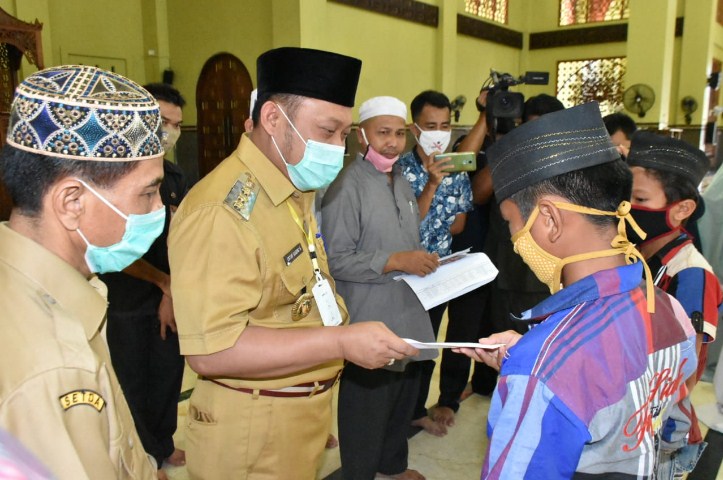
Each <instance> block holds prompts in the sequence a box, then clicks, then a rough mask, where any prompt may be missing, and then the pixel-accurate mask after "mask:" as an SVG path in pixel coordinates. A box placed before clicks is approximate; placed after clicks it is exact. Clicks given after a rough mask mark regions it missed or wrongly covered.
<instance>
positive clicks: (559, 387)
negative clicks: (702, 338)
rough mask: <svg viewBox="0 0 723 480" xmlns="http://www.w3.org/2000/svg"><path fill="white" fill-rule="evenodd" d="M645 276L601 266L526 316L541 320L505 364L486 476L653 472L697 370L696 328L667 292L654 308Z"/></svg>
mask: <svg viewBox="0 0 723 480" xmlns="http://www.w3.org/2000/svg"><path fill="white" fill-rule="evenodd" d="M641 274H642V265H641V264H640V263H636V264H633V265H627V266H622V267H618V268H615V269H610V270H604V271H600V272H597V273H595V274H593V275H591V276H589V277H586V278H584V279H582V280H580V281H578V282H575V283H574V284H572V285H570V286H568V287H566V288H564V289H563V290H561V291H559V292H558V293H556V294H555V295H553V296H551V297H549V298H547V299H546V300H544V301H543V302H541V303H540V304H538V305H537V306H535V307H534V308H532V309H531V310H528V311H527V312H524V313H523V315H522V319H523V320H528V321H533V322H539V323H537V325H536V326H535V327H534V328H532V329H531V330H530V331H529V332H528V333H527V334H525V335H524V336H523V337H522V338H521V339H520V341H519V342H518V343H517V344H516V345H515V346H514V347H512V348H511V349H510V350H509V354H510V356H509V358H508V359H507V360H505V362H504V363H503V365H502V370H501V374H500V381H499V384H498V386H497V390H496V391H495V393H494V396H493V399H492V405H491V407H490V412H489V417H488V426H487V429H488V435H489V437H490V442H489V447H488V451H487V457H486V459H485V462H484V466H483V470H482V478H483V479H487V478H490V479H496V478H501V479H528V478H529V479H545V480H553V479H563V478H595V477H599V478H602V477H603V476H604V477H605V478H619V479H647V478H650V475H651V473H652V472H653V470H654V463H655V459H656V452H657V447H656V434H657V433H658V432H659V431H660V429H661V426H662V425H663V422H664V420H665V419H666V415H667V412H668V410H669V408H670V407H671V406H672V405H674V404H675V403H677V402H678V401H679V400H680V399H681V398H683V397H685V396H686V395H687V389H686V387H685V379H686V378H688V376H690V375H691V374H692V373H693V372H694V371H695V368H696V355H695V332H694V330H693V328H692V325H691V324H690V321H689V320H688V317H687V315H686V314H685V311H684V310H683V308H682V307H681V305H680V304H679V303H678V302H677V301H676V300H675V299H674V298H672V297H670V296H669V295H667V294H666V293H664V292H662V291H661V290H658V289H656V300H655V306H656V312H655V313H654V314H652V315H651V314H648V313H647V301H646V299H645V294H644V291H643V289H641V288H640V278H641ZM611 474H612V475H611ZM614 474H617V475H614Z"/></svg>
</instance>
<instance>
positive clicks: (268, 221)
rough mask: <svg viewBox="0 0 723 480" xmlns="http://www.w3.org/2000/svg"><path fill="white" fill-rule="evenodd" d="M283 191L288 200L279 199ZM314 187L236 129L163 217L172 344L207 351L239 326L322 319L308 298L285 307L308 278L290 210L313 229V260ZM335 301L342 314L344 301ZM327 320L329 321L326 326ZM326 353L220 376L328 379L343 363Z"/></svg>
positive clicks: (322, 260) (300, 324)
mask: <svg viewBox="0 0 723 480" xmlns="http://www.w3.org/2000/svg"><path fill="white" fill-rule="evenodd" d="M287 200H288V202H287ZM313 202H314V194H313V193H302V192H299V191H298V190H296V189H295V188H294V186H293V184H292V183H291V182H290V181H289V180H288V179H287V178H286V176H285V175H284V174H283V173H281V171H279V170H278V169H277V168H276V167H275V166H274V165H273V164H272V163H271V161H270V160H268V159H267V158H266V157H265V156H264V155H263V153H261V151H260V150H259V149H258V148H256V146H255V145H254V144H253V142H251V140H249V138H248V137H247V136H246V135H244V136H243V137H242V139H241V143H240V144H239V147H238V149H237V150H236V151H235V152H234V153H233V154H232V155H231V156H230V157H228V158H227V159H225V160H224V161H223V162H221V164H220V165H219V166H218V167H216V169H214V170H213V171H212V172H211V173H209V174H208V175H207V176H206V177H204V178H203V179H202V180H201V181H200V182H199V183H198V184H197V185H196V186H194V187H193V188H192V189H191V191H190V192H189V193H188V195H187V196H186V198H185V199H184V201H183V202H182V203H181V206H180V207H179V208H178V211H177V212H176V213H175V215H174V217H173V221H172V222H171V232H170V235H169V259H170V264H171V272H172V276H173V282H172V284H171V288H172V291H173V306H174V311H175V315H176V323H177V325H178V336H179V341H180V344H181V353H182V354H184V355H208V354H212V353H215V352H219V351H222V350H225V349H227V348H230V347H231V346H233V345H234V344H235V343H236V341H237V340H238V338H239V336H240V335H241V333H242V332H243V331H244V329H245V328H246V326H247V325H249V324H251V325H257V326H262V327H268V328H305V327H321V326H322V325H323V324H322V321H321V317H320V315H319V310H318V308H317V306H316V303H315V302H314V304H313V306H312V308H311V311H310V312H309V314H308V315H307V316H305V317H304V318H302V319H299V320H293V319H292V314H291V311H292V306H293V305H294V302H295V301H296V300H297V299H298V298H299V297H300V296H301V295H302V294H303V293H305V292H308V293H311V288H312V286H313V285H314V283H315V282H316V279H315V277H314V273H313V267H312V264H311V259H310V257H309V248H308V245H307V240H306V237H305V235H304V233H303V232H302V230H301V228H299V226H298V225H297V224H296V222H295V221H294V218H293V217H292V215H291V213H290V211H289V207H288V205H287V203H290V204H291V205H292V206H293V207H294V209H295V211H296V212H297V215H298V216H299V220H300V221H302V222H303V224H304V226H305V228H306V229H307V230H309V231H310V232H311V235H313V236H314V237H315V238H314V243H315V247H316V251H317V254H318V256H319V265H320V267H321V270H322V272H323V274H324V276H325V277H326V278H327V279H328V280H329V281H330V283H331V285H332V288H333V286H334V283H333V280H332V279H331V278H330V276H329V275H328V271H329V269H328V266H327V260H326V253H325V251H324V245H323V241H322V240H321V237H320V235H317V233H318V228H317V225H316V220H315V218H314V215H313V214H312V205H313ZM337 304H338V305H339V308H340V310H341V313H342V316H343V318H344V320H345V322H346V318H347V314H346V308H345V307H344V304H343V301H342V300H341V298H340V297H338V296H337ZM325 328H334V327H325ZM342 363H343V362H342V361H341V360H337V361H333V362H328V363H325V364H323V365H320V366H318V367H315V368H311V369H308V370H305V371H303V372H299V373H297V374H292V375H288V376H284V377H275V378H267V379H261V380H259V379H222V381H223V383H225V384H227V385H230V386H234V387H247V388H257V389H278V388H283V387H288V386H293V385H297V384H299V383H306V382H313V381H318V380H327V379H329V378H332V377H333V376H334V375H335V374H336V373H337V372H338V371H339V370H340V369H341V367H342Z"/></svg>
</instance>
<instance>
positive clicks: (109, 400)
mask: <svg viewBox="0 0 723 480" xmlns="http://www.w3.org/2000/svg"><path fill="white" fill-rule="evenodd" d="M94 280H95V282H96V284H95V288H94V286H93V285H91V283H89V282H88V280H86V278H84V277H83V276H82V275H81V274H80V273H79V272H78V271H77V270H75V269H74V268H72V267H71V266H70V265H68V264H67V263H66V262H64V261H63V260H61V259H60V258H58V257H57V256H55V255H54V254H52V253H51V252H49V251H48V250H46V249H44V248H43V247H41V246H40V245H38V244H37V243H35V242H34V241H32V240H30V239H28V238H27V237H24V236H22V235H20V234H18V233H16V232H15V231H13V230H11V229H10V228H9V227H8V226H7V224H4V223H3V224H0V285H2V286H3V287H2V290H0V312H2V321H0V338H2V339H3V348H1V349H0V428H3V429H5V430H7V431H8V432H10V433H11V434H12V435H13V436H14V437H15V438H17V439H18V440H19V441H20V442H21V443H22V444H23V445H25V447H27V448H28V449H29V450H30V451H31V452H33V454H35V456H37V458H38V459H39V460H40V461H41V462H42V463H44V464H45V465H46V466H47V467H48V468H49V469H50V470H51V471H52V472H53V473H54V474H55V475H56V476H57V477H58V478H67V479H73V480H77V479H92V480H97V479H113V478H117V479H126V478H128V479H130V478H140V479H153V478H156V468H155V466H154V465H153V464H152V463H151V461H150V459H149V457H148V456H147V455H146V453H145V452H144V450H143V446H142V445H141V441H140V439H139V438H138V434H137V433H136V430H135V427H134V425H133V420H132V418H131V414H130V410H129V409H128V405H127V404H126V401H125V398H124V397H123V393H122V391H121V388H120V385H119V384H118V380H117V379H116V376H115V373H114V372H113V369H112V368H111V363H110V356H109V354H108V348H107V345H106V343H105V340H104V339H103V338H102V336H101V333H100V331H101V327H102V325H103V323H104V320H105V311H106V307H107V302H106V300H105V298H104V296H103V295H104V294H105V286H104V285H103V284H102V283H101V282H100V281H98V280H97V279H94Z"/></svg>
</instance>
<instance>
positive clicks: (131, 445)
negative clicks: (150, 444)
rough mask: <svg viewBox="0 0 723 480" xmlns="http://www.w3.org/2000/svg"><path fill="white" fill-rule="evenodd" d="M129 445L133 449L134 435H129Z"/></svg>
mask: <svg viewBox="0 0 723 480" xmlns="http://www.w3.org/2000/svg"><path fill="white" fill-rule="evenodd" d="M128 446H129V447H130V448H131V450H132V449H133V438H132V437H128Z"/></svg>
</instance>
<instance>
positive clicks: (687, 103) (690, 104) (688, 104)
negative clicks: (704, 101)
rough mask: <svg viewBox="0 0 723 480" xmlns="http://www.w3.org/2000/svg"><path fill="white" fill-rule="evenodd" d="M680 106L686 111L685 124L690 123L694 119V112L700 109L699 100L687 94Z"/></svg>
mask: <svg viewBox="0 0 723 480" xmlns="http://www.w3.org/2000/svg"><path fill="white" fill-rule="evenodd" d="M680 108H681V110H683V113H685V124H686V125H690V123H691V122H692V121H693V116H692V113H693V112H695V111H696V110H698V102H697V101H696V100H695V98H693V97H691V96H690V95H687V96H685V97H683V99H682V100H681V101H680Z"/></svg>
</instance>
